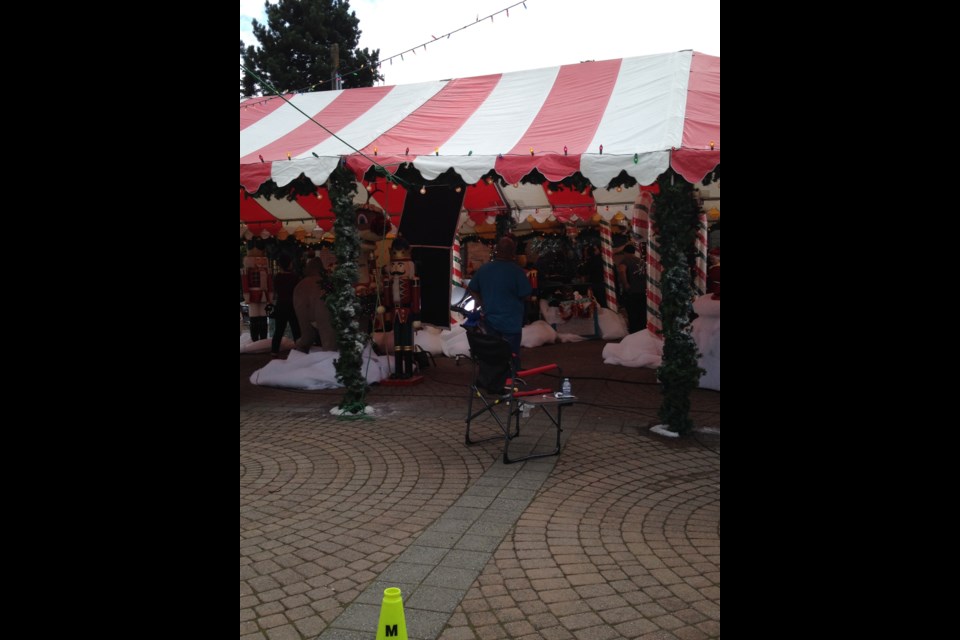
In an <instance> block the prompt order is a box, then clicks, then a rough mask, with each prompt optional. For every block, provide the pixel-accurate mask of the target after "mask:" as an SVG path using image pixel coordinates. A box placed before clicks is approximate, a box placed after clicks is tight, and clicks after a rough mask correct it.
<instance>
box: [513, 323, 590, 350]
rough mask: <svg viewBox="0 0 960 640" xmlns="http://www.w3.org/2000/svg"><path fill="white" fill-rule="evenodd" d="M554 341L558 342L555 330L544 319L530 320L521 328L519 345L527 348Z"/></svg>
mask: <svg viewBox="0 0 960 640" xmlns="http://www.w3.org/2000/svg"><path fill="white" fill-rule="evenodd" d="M578 337H579V336H578ZM554 342H559V340H558V338H557V332H556V330H555V329H554V328H553V327H551V326H550V325H549V324H547V323H546V322H545V321H544V320H537V321H536V322H531V323H530V324H528V325H527V326H525V327H524V328H523V333H522V334H521V336H520V346H522V347H527V348H528V349H529V348H530V347H542V346H543V345H545V344H553V343H554Z"/></svg>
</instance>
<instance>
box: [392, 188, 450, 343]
mask: <svg viewBox="0 0 960 640" xmlns="http://www.w3.org/2000/svg"><path fill="white" fill-rule="evenodd" d="M463 195H464V194H463V191H462V190H461V192H460V193H457V192H456V191H455V190H454V189H453V188H452V187H449V188H448V187H433V188H430V187H428V188H427V192H426V193H423V194H422V193H420V192H419V190H418V189H416V188H412V189H410V190H409V192H408V193H407V197H406V198H405V199H404V202H403V216H402V217H401V218H400V228H399V230H398V231H399V233H400V235H402V236H403V237H404V238H406V240H407V242H409V243H410V245H411V246H412V248H413V253H412V255H413V261H414V264H416V266H417V276H418V277H419V278H420V320H421V321H422V322H426V323H429V324H433V325H437V326H441V327H448V326H450V246H451V245H453V234H454V233H456V231H457V220H458V219H459V217H460V208H461V207H462V206H463ZM418 245H432V247H430V246H428V247H424V246H418ZM436 247H439V248H436Z"/></svg>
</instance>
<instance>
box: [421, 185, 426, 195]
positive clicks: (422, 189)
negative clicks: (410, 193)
mask: <svg viewBox="0 0 960 640" xmlns="http://www.w3.org/2000/svg"><path fill="white" fill-rule="evenodd" d="M426 193H427V188H426V187H420V195H426Z"/></svg>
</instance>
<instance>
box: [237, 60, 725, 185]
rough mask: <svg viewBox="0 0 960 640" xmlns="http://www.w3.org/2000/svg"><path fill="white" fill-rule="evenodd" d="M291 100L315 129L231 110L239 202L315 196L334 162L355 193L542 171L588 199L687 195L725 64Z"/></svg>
mask: <svg viewBox="0 0 960 640" xmlns="http://www.w3.org/2000/svg"><path fill="white" fill-rule="evenodd" d="M288 99H289V100H290V101H291V103H292V104H295V105H296V106H297V107H298V108H299V109H302V110H303V111H304V112H305V113H306V114H307V115H309V116H310V117H311V118H312V119H313V120H315V121H316V122H312V121H310V120H309V119H308V118H306V117H305V116H304V114H303V113H300V112H299V111H298V110H297V109H294V108H293V106H291V105H290V104H287V103H285V102H283V101H282V100H281V99H280V98H278V97H276V96H271V97H264V98H249V99H246V100H244V101H242V102H241V103H240V112H241V113H240V177H241V180H240V181H241V185H242V186H243V187H245V188H246V190H247V191H248V192H254V191H256V190H257V188H258V187H259V186H260V185H261V184H262V183H263V182H264V181H266V180H268V179H271V180H273V181H275V182H276V183H277V184H278V185H279V186H284V185H286V184H289V183H290V181H291V180H293V179H294V178H296V177H297V176H299V175H300V174H301V173H304V174H305V175H306V176H307V177H308V178H309V179H310V180H311V181H312V182H313V183H314V184H316V185H322V184H324V183H325V182H326V179H327V177H328V176H329V174H330V173H331V172H332V171H333V169H334V168H336V166H337V163H338V162H339V161H340V157H341V156H346V157H347V161H348V165H349V166H350V167H351V169H353V170H354V172H355V173H356V175H357V177H358V179H360V178H362V177H363V176H364V174H365V173H366V171H367V170H368V169H369V168H370V167H371V166H374V165H375V164H377V165H381V166H383V167H384V168H385V169H386V170H388V171H391V172H393V171H396V170H397V168H398V167H399V166H400V165H401V164H403V163H407V162H412V163H413V166H414V167H416V168H417V169H418V170H419V171H420V172H421V174H422V175H423V177H424V178H425V179H427V180H432V179H435V178H436V177H438V176H439V175H441V174H442V173H443V172H445V171H447V170H448V169H453V170H454V171H456V172H457V173H458V174H459V175H460V176H461V177H462V178H463V179H464V181H465V182H466V183H467V184H473V183H476V182H477V181H478V180H479V179H480V177H481V176H483V175H484V174H485V173H487V172H489V171H490V170H491V169H494V170H496V172H497V173H498V174H499V175H500V176H501V177H503V178H504V179H505V180H506V181H507V182H508V183H514V182H518V181H519V180H520V179H521V178H522V177H523V176H525V175H527V174H529V173H530V172H531V171H532V170H534V169H537V170H538V171H540V173H542V174H543V175H544V176H545V177H547V179H548V180H551V181H559V180H562V179H563V178H566V177H568V176H570V175H573V174H574V173H576V172H578V171H579V172H580V173H582V174H583V175H584V176H585V177H587V178H588V179H589V180H590V181H591V182H592V183H593V184H594V185H595V186H603V185H606V184H608V183H609V182H610V181H611V180H612V179H613V178H615V177H616V176H617V175H618V174H619V173H620V172H621V171H625V172H626V173H627V174H628V175H631V176H633V177H634V178H636V179H637V180H638V181H639V183H640V184H642V185H648V184H651V183H652V182H653V181H654V180H655V179H656V177H657V176H658V175H660V174H661V173H662V172H663V171H664V170H666V168H667V167H668V166H673V167H674V169H676V170H677V171H678V172H679V173H681V175H683V176H684V177H685V178H686V179H687V180H689V181H691V182H696V181H698V180H699V179H700V178H702V177H703V175H705V174H706V173H707V172H709V171H710V170H711V169H712V168H713V167H715V166H716V164H717V163H719V158H720V152H719V149H720V59H719V58H716V57H712V56H705V55H703V54H699V53H694V52H691V51H680V52H675V53H667V54H657V55H651V56H641V57H636V58H624V59H618V60H605V61H598V62H592V61H591V62H584V63H580V64H576V65H564V66H561V67H551V68H546V69H534V70H529V71H518V72H513V73H504V74H493V75H489V76H479V77H474V78H459V79H453V80H448V81H438V82H427V83H419V84H413V85H400V86H394V87H368V88H363V89H346V90H342V91H324V92H317V93H308V94H299V95H293V96H289V97H288ZM316 123H319V124H320V125H323V127H320V126H318V125H317V124H316Z"/></svg>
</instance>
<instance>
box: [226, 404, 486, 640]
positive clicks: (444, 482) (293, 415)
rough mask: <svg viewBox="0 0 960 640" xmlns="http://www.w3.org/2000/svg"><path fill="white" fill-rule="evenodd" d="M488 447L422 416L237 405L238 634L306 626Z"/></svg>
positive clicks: (369, 569) (443, 502)
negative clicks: (469, 444) (467, 442)
mask: <svg viewBox="0 0 960 640" xmlns="http://www.w3.org/2000/svg"><path fill="white" fill-rule="evenodd" d="M494 457H495V452H491V451H488V450H486V449H484V448H482V447H475V448H466V447H464V446H462V430H461V429H451V428H450V422H449V421H447V420H442V419H436V418H432V417H423V418H422V419H420V420H417V421H410V420H407V421H405V423H404V424H400V423H396V422H391V421H389V420H359V421H351V420H340V419H337V418H335V417H333V416H324V415H320V416H318V415H316V414H315V413H312V412H311V413H304V412H259V411H258V412H245V413H243V414H241V419H240V578H241V579H240V590H241V599H240V605H241V607H240V619H241V637H242V636H244V635H248V634H249V635H251V637H256V634H258V633H263V634H266V635H267V636H268V637H269V636H272V635H277V636H279V637H285V636H289V637H298V636H297V635H296V634H300V635H302V636H304V637H316V635H318V634H319V633H321V632H322V631H323V629H324V628H326V626H327V625H328V624H329V623H330V622H331V621H332V620H334V619H335V618H336V617H337V616H338V615H340V614H341V613H342V612H343V610H344V607H345V606H346V605H347V604H350V603H351V602H352V601H353V600H355V599H356V598H357V596H359V594H360V593H362V591H363V590H364V589H365V588H366V587H367V586H368V585H369V584H370V583H371V582H372V581H373V580H374V578H376V577H377V575H378V574H379V573H380V572H382V571H383V570H384V569H385V568H386V567H387V566H388V565H389V564H390V562H392V561H393V560H395V559H396V557H397V556H398V555H399V554H400V553H402V552H403V551H404V550H405V549H406V548H407V547H408V546H409V545H410V543H411V542H412V541H413V540H414V539H415V538H416V536H417V535H419V534H420V533H422V532H423V530H424V529H425V528H426V527H427V526H429V525H430V524H431V523H433V522H434V521H435V520H436V518H437V517H439V515H440V514H442V513H443V512H444V511H445V510H446V509H448V508H449V507H450V506H451V505H452V504H453V502H454V501H456V500H457V498H459V497H460V495H462V494H463V492H464V491H465V490H466V489H467V488H468V487H469V486H470V485H471V484H472V483H473V482H474V481H476V479H477V478H479V477H480V476H481V475H482V474H483V472H484V470H485V468H486V467H487V466H489V465H490V464H491V461H492V459H493V458H494Z"/></svg>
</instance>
